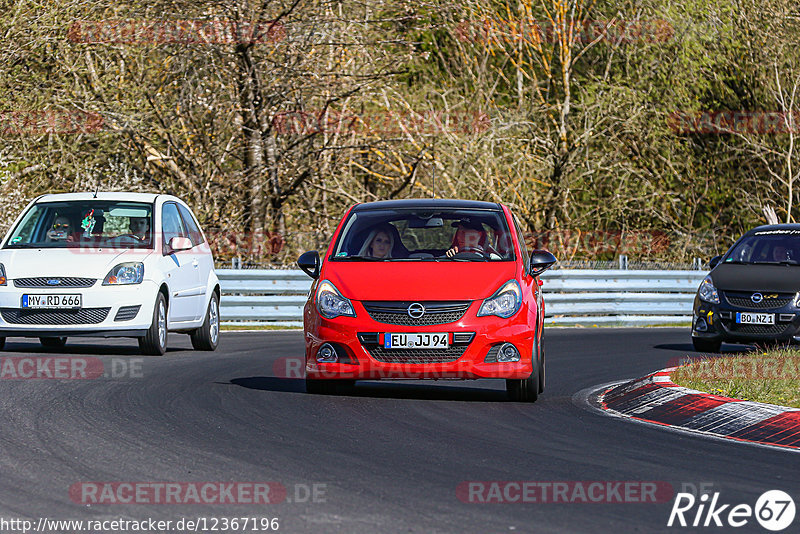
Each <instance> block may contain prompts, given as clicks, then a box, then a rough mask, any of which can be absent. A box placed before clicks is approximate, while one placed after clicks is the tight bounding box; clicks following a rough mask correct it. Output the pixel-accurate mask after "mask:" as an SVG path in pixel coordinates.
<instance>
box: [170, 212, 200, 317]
mask: <svg viewBox="0 0 800 534" xmlns="http://www.w3.org/2000/svg"><path fill="white" fill-rule="evenodd" d="M161 232H162V236H163V240H164V241H163V248H162V258H161V269H162V272H164V273H165V275H166V278H167V280H166V281H167V286H168V287H169V292H170V295H169V310H168V315H169V322H170V324H172V323H175V322H183V321H193V320H195V319H197V318H198V317H199V316H200V313H201V312H198V310H197V308H198V306H197V300H198V298H197V286H198V282H199V274H198V269H197V268H196V266H195V265H194V263H195V261H196V258H195V253H194V252H193V251H192V250H191V249H189V250H179V251H174V250H171V249H170V248H169V242H170V240H171V239H172V238H173V237H186V238H188V237H189V233H188V231H187V230H186V228H185V227H184V224H183V220H182V219H181V216H180V212H179V211H178V205H177V204H176V203H175V202H165V203H164V205H163V206H162V207H161Z"/></svg>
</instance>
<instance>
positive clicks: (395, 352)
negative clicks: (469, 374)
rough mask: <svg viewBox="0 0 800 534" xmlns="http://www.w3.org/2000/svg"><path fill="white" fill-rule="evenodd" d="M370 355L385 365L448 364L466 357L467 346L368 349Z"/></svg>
mask: <svg viewBox="0 0 800 534" xmlns="http://www.w3.org/2000/svg"><path fill="white" fill-rule="evenodd" d="M367 350H368V351H369V355H370V356H372V357H373V358H375V359H376V360H378V361H379V362H383V363H418V364H423V363H448V362H454V361H456V360H457V359H459V358H460V357H461V356H463V355H464V352H465V351H466V350H467V345H451V346H450V347H449V348H446V349H385V348H383V347H382V346H380V345H375V346H372V347H367Z"/></svg>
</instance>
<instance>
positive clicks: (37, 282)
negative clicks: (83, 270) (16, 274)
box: [14, 276, 97, 289]
mask: <svg viewBox="0 0 800 534" xmlns="http://www.w3.org/2000/svg"><path fill="white" fill-rule="evenodd" d="M50 280H58V281H59V283H58V284H48V283H47V282H48V281H50ZM95 282H97V279H96V278H76V277H72V276H67V277H63V276H37V277H35V278H15V279H14V287H26V288H39V287H47V288H52V289H59V288H62V287H92V286H93V285H94V283H95Z"/></svg>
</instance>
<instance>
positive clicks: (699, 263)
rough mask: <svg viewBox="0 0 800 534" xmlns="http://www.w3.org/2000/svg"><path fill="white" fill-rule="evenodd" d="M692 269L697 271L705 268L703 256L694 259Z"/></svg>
mask: <svg viewBox="0 0 800 534" xmlns="http://www.w3.org/2000/svg"><path fill="white" fill-rule="evenodd" d="M692 269H694V270H695V271H702V270H703V259H702V258H695V259H694V260H692Z"/></svg>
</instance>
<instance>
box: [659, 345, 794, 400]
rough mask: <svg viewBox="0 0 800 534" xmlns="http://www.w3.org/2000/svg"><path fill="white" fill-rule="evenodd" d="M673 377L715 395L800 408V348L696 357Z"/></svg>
mask: <svg viewBox="0 0 800 534" xmlns="http://www.w3.org/2000/svg"><path fill="white" fill-rule="evenodd" d="M687 361H689V359H688V357H687ZM672 381H673V382H674V383H676V384H678V385H680V386H683V387H687V388H691V389H697V390H700V391H705V392H707V393H713V394H715V395H723V396H725V397H731V398H735V399H742V400H750V401H755V402H765V403H768V404H778V405H781V406H789V407H792V408H800V350H796V349H777V350H768V351H766V352H765V351H764V350H756V351H753V352H748V353H746V354H737V355H733V356H715V357H709V358H703V359H700V360H696V359H695V360H693V361H692V363H690V364H688V365H684V366H682V367H680V368H679V369H678V370H677V371H675V372H674V373H672Z"/></svg>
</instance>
